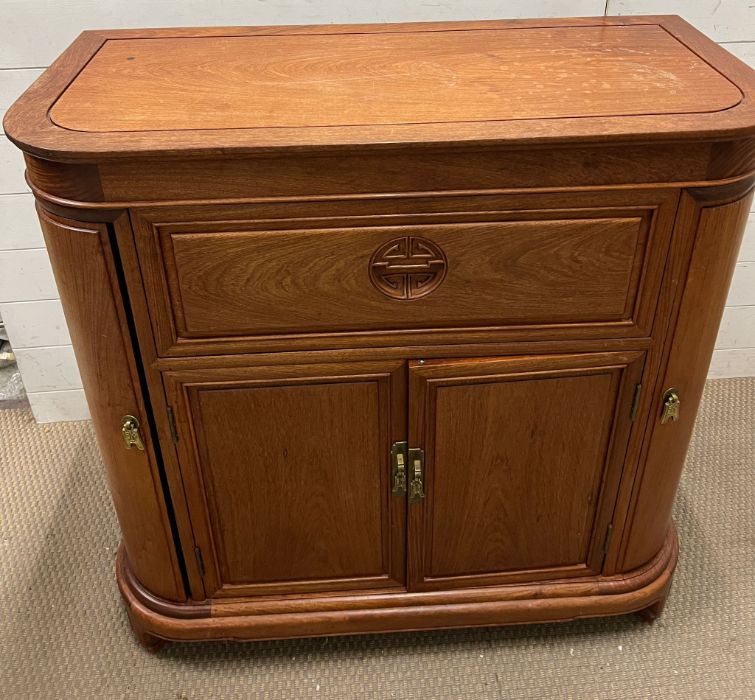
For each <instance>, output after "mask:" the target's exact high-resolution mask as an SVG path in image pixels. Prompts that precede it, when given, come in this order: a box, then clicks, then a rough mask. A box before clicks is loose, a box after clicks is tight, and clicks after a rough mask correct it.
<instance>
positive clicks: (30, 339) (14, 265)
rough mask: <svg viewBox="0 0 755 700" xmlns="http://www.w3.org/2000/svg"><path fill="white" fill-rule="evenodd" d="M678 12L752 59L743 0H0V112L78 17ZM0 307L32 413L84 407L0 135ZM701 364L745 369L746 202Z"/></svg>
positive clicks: (283, 19) (750, 313) (98, 21)
mask: <svg viewBox="0 0 755 700" xmlns="http://www.w3.org/2000/svg"><path fill="white" fill-rule="evenodd" d="M604 13H605V14H608V15H621V14H680V15H682V16H683V17H685V18H686V19H687V20H689V21H690V22H692V24H694V25H696V26H697V27H699V28H700V29H702V30H703V31H704V32H705V33H706V34H708V35H709V36H710V37H712V38H713V39H715V40H716V41H718V42H720V43H722V44H723V45H724V46H725V47H726V48H727V49H729V50H730V51H732V52H733V53H735V54H737V55H738V56H740V58H742V59H743V60H746V61H748V62H749V63H750V65H755V5H754V4H753V3H752V2H751V0H675V1H671V2H663V1H662V0H608V1H607V2H606V0H514V1H513V2H496V1H494V0H447V1H446V2H443V3H439V2H437V1H436V0H382V2H379V3H377V2H362V3H359V2H354V1H353V0H301V1H300V2H296V1H295V0H226V1H225V2H217V0H161V1H160V0H66V1H65V2H62V1H61V0H4V2H3V4H2V8H0V15H1V16H2V24H0V117H1V115H2V112H4V110H5V109H6V108H7V107H8V106H9V105H10V104H11V102H12V101H13V100H14V99H15V98H16V97H17V96H18V95H19V94H20V93H21V92H22V91H23V89H24V88H25V87H26V86H27V85H28V84H29V83H31V82H32V81H33V80H34V79H35V78H36V77H37V76H38V75H39V74H40V73H41V71H42V69H43V68H44V67H45V66H47V65H49V64H50V62H51V61H52V60H53V59H54V58H55V57H56V56H57V55H58V54H59V53H60V52H61V51H62V50H63V49H64V48H65V47H66V46H67V45H68V44H69V43H70V42H71V41H72V40H73V39H74V38H75V37H76V35H77V34H78V33H79V32H80V31H81V30H83V29H92V28H116V27H160V26H200V25H236V24H240V25H250V24H314V23H329V22H401V21H407V22H408V21H422V20H426V21H432V20H458V19H501V18H512V17H548V16H552V17H557V16H580V15H582V16H595V15H602V14H604ZM0 316H2V318H3V319H4V320H5V323H6V327H7V329H8V333H9V335H10V338H11V342H12V344H13V347H14V349H15V351H16V354H17V356H18V363H19V367H20V368H21V373H22V376H23V379H24V383H25V385H26V389H27V391H28V394H29V401H30V403H31V406H32V410H33V411H34V415H35V416H36V418H37V420H39V421H43V422H44V421H56V420H75V419H79V418H82V417H85V416H86V415H88V411H87V407H86V401H85V399H84V394H83V391H82V390H81V379H80V377H79V373H78V371H77V369H76V362H75V359H74V356H73V352H72V351H71V347H70V339H69V336H68V332H67V330H66V326H65V320H64V318H63V314H62V310H61V307H60V302H59V301H58V294H57V290H56V288H55V282H54V280H53V278H52V272H51V270H50V264H49V261H48V259H47V254H46V251H45V249H44V242H43V240H42V237H41V235H40V232H39V227H38V225H37V223H36V220H35V217H34V208H33V202H32V197H31V195H30V194H29V189H28V187H27V186H26V183H25V182H24V178H23V162H22V159H21V155H20V153H19V152H18V151H17V150H16V149H15V148H14V147H13V146H12V145H11V144H10V143H9V142H8V139H7V138H5V136H2V135H0ZM710 373H711V376H716V377H720V376H742V375H755V210H754V212H753V215H752V216H751V217H750V222H749V227H748V232H747V239H746V241H745V244H744V246H743V248H742V252H741V255H740V262H739V263H738V265H737V271H736V274H735V278H734V282H733V284H732V289H731V294H730V296H729V301H728V306H727V308H726V312H725V314H724V319H723V323H722V327H721V332H720V334H719V338H718V343H717V349H716V351H715V354H714V357H713V363H712V365H711V371H710Z"/></svg>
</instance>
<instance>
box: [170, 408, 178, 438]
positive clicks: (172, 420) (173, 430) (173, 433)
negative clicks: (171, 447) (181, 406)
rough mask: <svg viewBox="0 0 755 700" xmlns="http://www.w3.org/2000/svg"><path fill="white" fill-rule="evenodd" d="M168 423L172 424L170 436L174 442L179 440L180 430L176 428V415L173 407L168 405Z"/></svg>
mask: <svg viewBox="0 0 755 700" xmlns="http://www.w3.org/2000/svg"><path fill="white" fill-rule="evenodd" d="M168 425H169V426H170V436H171V438H173V442H178V431H177V430H176V416H175V414H174V413H173V407H172V406H168Z"/></svg>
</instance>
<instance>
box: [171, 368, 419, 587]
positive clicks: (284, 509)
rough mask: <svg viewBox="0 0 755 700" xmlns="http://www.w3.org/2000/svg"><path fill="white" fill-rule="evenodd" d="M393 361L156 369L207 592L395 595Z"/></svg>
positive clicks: (399, 385)
mask: <svg viewBox="0 0 755 700" xmlns="http://www.w3.org/2000/svg"><path fill="white" fill-rule="evenodd" d="M403 375H404V367H403V365H402V363H397V362H391V363H358V364H352V365H348V364H340V365H337V364H334V365H324V366H323V365H309V366H300V367H287V368H259V367H258V368H243V369H235V370H233V369H226V370H192V371H186V372H168V373H166V385H167V387H168V392H169V394H171V395H172V398H173V401H174V402H175V405H176V411H177V415H178V419H179V425H178V428H179V436H180V437H179V443H178V446H179V454H180V455H181V463H182V469H183V471H184V480H185V482H186V483H187V485H188V490H189V491H190V492H191V493H190V495H191V496H193V497H192V498H191V503H192V510H193V521H194V523H193V524H194V528H195V533H198V534H197V540H198V542H199V546H200V548H201V551H202V555H203V558H204V559H205V567H206V573H205V582H206V586H207V587H208V588H209V589H210V590H208V591H207V593H208V595H248V594H255V593H258V594H264V593H278V592H282V591H285V592H299V591H301V592H305V591H327V590H348V589H364V588H373V587H374V588H384V587H391V586H393V587H397V586H403V581H404V572H405V563H404V554H403V553H404V541H405V534H404V513H403V510H404V509H405V501H404V500H402V499H398V498H394V497H393V496H392V495H391V493H390V461H389V456H390V446H391V443H392V442H393V441H395V440H397V439H399V438H403V437H404V435H402V434H401V432H402V431H403V430H405V417H404V411H403V407H404V406H405V399H403Z"/></svg>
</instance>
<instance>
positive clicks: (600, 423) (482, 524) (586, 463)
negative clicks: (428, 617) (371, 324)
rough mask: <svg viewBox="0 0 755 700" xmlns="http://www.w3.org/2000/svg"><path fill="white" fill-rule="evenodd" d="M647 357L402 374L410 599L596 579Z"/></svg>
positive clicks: (539, 360)
mask: <svg viewBox="0 0 755 700" xmlns="http://www.w3.org/2000/svg"><path fill="white" fill-rule="evenodd" d="M643 360H644V354H643V353H639V352H633V353H605V354H576V355H554V356H549V355H546V356H542V357H510V358H505V359H502V358H481V359H464V360H428V361H422V362H421V363H420V362H411V363H410V387H411V388H410V411H411V413H410V424H409V443H410V444H411V445H422V446H424V449H425V460H426V461H425V489H426V493H427V497H426V499H425V500H423V501H422V503H421V504H418V505H415V506H414V507H410V521H409V522H410V532H409V546H410V566H409V577H410V585H411V586H412V588H413V589H414V590H438V589H444V588H445V589H448V588H454V587H459V586H484V585H496V584H502V583H508V582H510V581H512V580H513V581H517V580H532V581H534V580H538V579H546V578H551V579H552V578H566V577H568V576H587V575H590V574H597V573H599V572H600V570H601V567H602V563H603V558H604V556H605V551H604V543H605V541H606V534H607V525H608V523H609V521H610V519H611V514H612V512H613V506H614V503H615V499H616V489H617V487H618V483H619V478H620V474H621V471H622V468H623V464H624V457H625V453H626V449H627V442H628V439H629V433H630V428H631V423H632V419H631V411H632V400H633V397H634V392H635V387H636V386H637V384H638V383H639V381H640V378H641V376H642V368H643Z"/></svg>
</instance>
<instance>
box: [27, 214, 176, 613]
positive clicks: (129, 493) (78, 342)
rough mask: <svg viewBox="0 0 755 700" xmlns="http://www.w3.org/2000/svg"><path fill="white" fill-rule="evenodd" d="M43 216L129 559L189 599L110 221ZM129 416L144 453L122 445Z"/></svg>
mask: <svg viewBox="0 0 755 700" xmlns="http://www.w3.org/2000/svg"><path fill="white" fill-rule="evenodd" d="M39 216H40V222H41V224H42V231H43V232H44V236H45V243H46V244H47V250H48V252H49V253H50V259H51V261H52V264H53V271H54V273H55V281H56V282H57V284H58V289H59V290H60V296H61V298H62V300H63V309H64V311H65V315H66V321H67V322H68V329H69V332H70V334H71V339H72V341H73V343H74V346H75V348H76V359H77V360H78V362H79V366H80V368H81V375H82V377H81V378H82V381H83V383H84V387H85V391H86V396H87V401H88V403H89V411H90V413H91V415H92V419H93V421H94V427H95V430H96V432H97V441H98V444H99V446H100V450H101V451H102V456H103V461H104V462H105V467H106V469H107V476H108V483H109V485H110V492H111V494H112V496H113V501H114V505H115V511H116V513H117V515H118V521H119V523H120V526H121V531H122V532H123V540H124V542H125V543H126V544H125V547H126V551H127V552H128V558H129V561H130V562H131V566H132V567H133V570H134V574H135V575H136V577H137V578H138V579H139V580H140V581H141V582H142V583H143V584H144V585H145V586H147V587H148V588H149V589H150V590H152V591H154V593H155V594H156V595H158V596H161V597H163V598H167V599H168V600H174V601H180V600H184V599H185V592H184V590H183V582H182V580H181V575H180V571H179V567H178V560H177V553H176V551H175V543H174V541H173V535H172V532H171V528H170V523H169V520H168V513H167V510H166V505H165V494H164V493H163V489H162V484H161V482H160V476H159V472H158V467H157V464H156V455H155V453H154V451H153V448H152V442H151V437H150V430H149V423H148V420H147V413H146V411H145V409H144V405H143V401H142V396H141V391H140V388H139V379H138V374H137V371H136V366H135V363H134V358H133V349H132V347H131V339H130V337H129V335H128V329H127V326H126V319H125V316H124V310H123V307H122V302H121V298H120V290H119V288H118V281H117V277H116V275H115V270H114V262H113V259H112V253H111V250H110V242H109V237H108V231H107V227H106V226H104V225H101V224H100V225H96V226H90V225H84V224H80V223H77V222H75V221H68V220H65V219H58V218H56V217H53V216H51V215H50V214H48V213H46V212H44V211H43V210H41V209H40V210H39ZM129 414H134V415H136V416H137V418H138V419H139V420H140V422H141V424H142V435H143V438H144V440H145V443H146V447H147V449H146V451H144V452H140V451H138V450H135V449H131V450H127V449H125V446H124V443H123V440H122V438H121V435H120V430H121V421H122V419H123V417H124V416H125V415H129Z"/></svg>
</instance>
